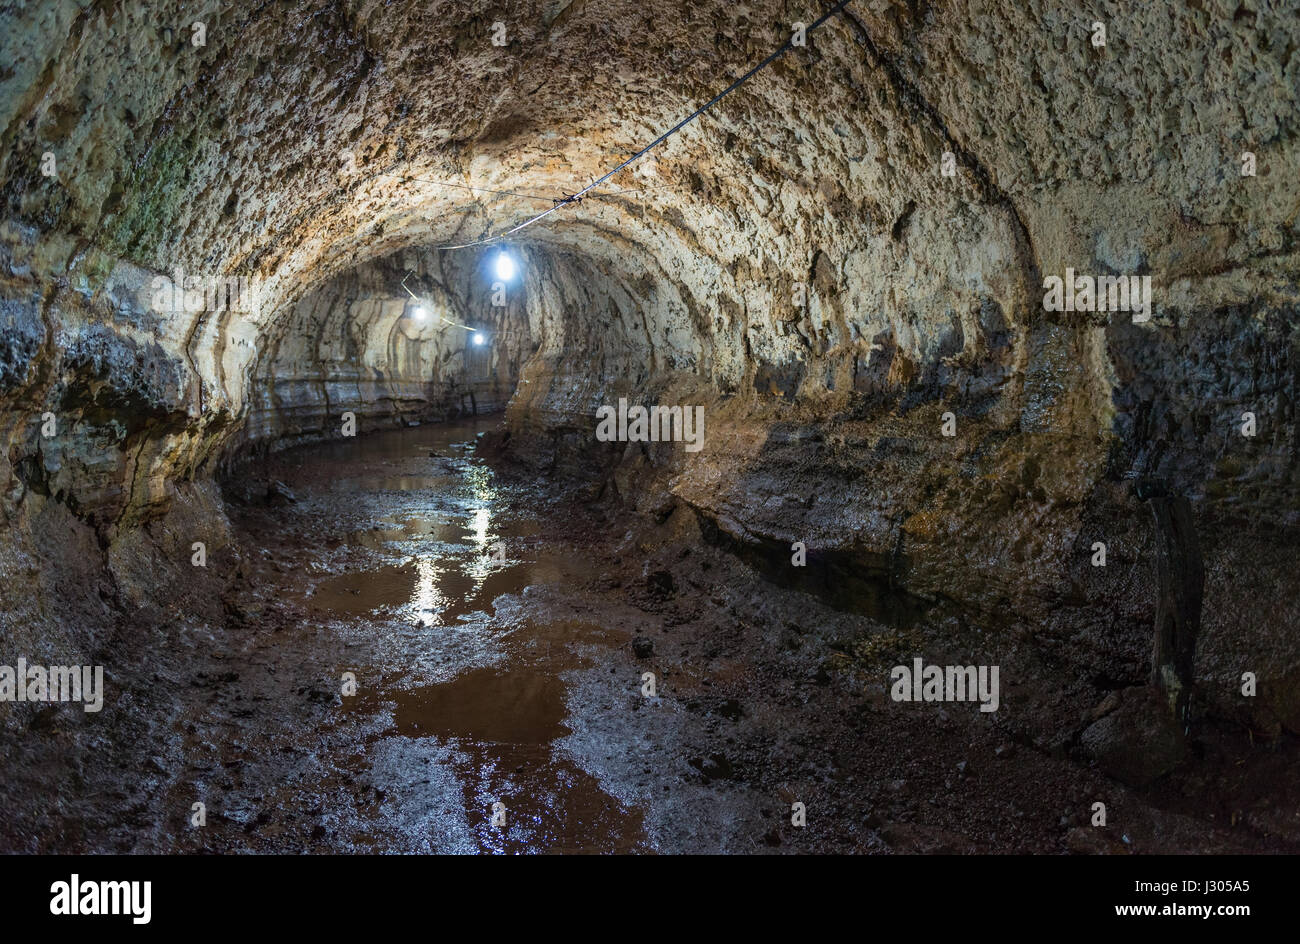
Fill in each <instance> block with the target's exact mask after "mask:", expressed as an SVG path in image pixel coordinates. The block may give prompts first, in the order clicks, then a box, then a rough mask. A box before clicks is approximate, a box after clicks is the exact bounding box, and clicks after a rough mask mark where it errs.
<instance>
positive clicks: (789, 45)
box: [431, 0, 849, 251]
mask: <svg viewBox="0 0 1300 944" xmlns="http://www.w3.org/2000/svg"><path fill="white" fill-rule="evenodd" d="M848 4H849V0H839V3H837V4H835V6H833V7H831V8H830V9H829V10H827V11H826V12H825V13H823V14H822V15H821V16H819V17H818V18H817V20H816V21H815V22H814V23H813V24H812V25H811V26H809V27H808V28H807V29H805V30H804V35H805V36H807V35H808V34H809V33H811V32H812V31H813V30H815V29H817V28H818V27H820V26H821V25H822V24H823V23H825V22H826V21H827V20H829V19H830V18H831V17H832V16H834V15H835V14H836V13H839V12H840V11H841V10H843V9H844V8H845V7H846V6H848ZM793 48H794V36H793V35H792V36H790V38H789V39H787V40H786V41H785V42H784V43H782V44H781V47H780V48H779V49H777V50H776V52H774V53H772V54H771V55H770V56H768V57H767V58H766V59H764V60H763V61H762V62H760V63H759V64H758V65H756V66H754V67H753V68H752V69H750V70H749V71H748V72H746V73H745V74H744V75H742V76H741V77H740V78H738V79H736V80H735V81H734V82H732V83H731V84H730V85H728V86H727V87H726V88H725V89H723V90H722V91H721V92H719V93H718V94H717V95H714V96H713V97H712V98H711V99H709V100H708V101H707V102H705V103H704V104H703V105H701V106H700V107H699V108H697V109H695V111H693V112H691V113H690V114H689V115H687V116H686V117H685V118H683V119H682V120H681V121H679V122H677V124H675V125H673V126H672V127H671V128H669V129H668V130H667V131H665V132H664V133H663V134H661V135H659V137H657V138H655V139H654V140H653V141H651V142H650V143H649V144H647V145H646V146H645V147H643V148H641V150H639V151H637V152H636V153H635V154H633V155H632V156H631V157H629V158H628V159H627V160H625V161H623V163H621V164H619V165H618V166H617V167H615V168H614V169H613V170H611V171H610V172H609V173H607V174H605V175H604V176H602V177H600V178H599V179H598V180H595V181H593V182H591V183H589V184H587V186H585V187H583V188H582V189H581V190H579V191H578V192H577V193H574V194H570V195H568V196H565V197H564V198H563V199H562V200H555V201H554V204H555V205H554V206H552V207H551V208H550V209H548V210H543V211H542V212H541V213H538V214H537V215H536V216H534V217H531V218H530V219H527V220H524V222H522V223H520V224H519V225H518V226H514V227H511V228H510V229H508V230H506V231H505V232H504V233H498V234H497V235H495V236H485V237H484V238H482V239H476V240H474V241H473V242H468V243H457V244H455V245H451V246H433V247H431V248H432V249H434V250H435V251H444V250H451V249H470V248H473V247H475V246H487V245H490V244H492V243H495V242H500V241H501V240H502V239H505V238H506V237H507V236H512V235H514V234H515V233H517V232H519V231H520V230H521V229H524V228H526V227H529V226H532V225H533V224H534V223H536V222H537V221H538V220H541V219H544V218H545V217H547V216H550V215H551V214H552V213H554V212H555V211H556V210H558V209H560V207H562V206H567V205H568V204H570V203H577V202H578V201H580V200H581V199H582V198H583V197H584V196H585V195H586V194H587V193H589V192H590V191H592V190H594V189H595V188H597V187H599V186H600V185H601V184H603V183H604V182H605V181H607V180H609V178H611V177H613V176H614V175H615V174H617V173H618V172H619V171H621V170H623V169H624V168H626V167H627V166H628V165H630V164H631V163H632V162H633V161H636V160H639V159H640V158H642V157H644V156H645V155H646V154H648V153H649V152H650V151H651V150H653V149H654V148H656V147H658V146H659V145H661V144H663V143H664V142H665V141H667V140H668V139H669V138H671V137H672V136H673V135H674V134H676V133H677V132H678V131H681V130H682V128H684V127H686V126H687V125H688V124H690V123H691V122H692V121H694V120H695V119H696V118H698V117H700V115H702V114H704V113H705V112H706V111H708V110H709V109H710V108H712V107H713V106H714V105H716V104H717V103H718V102H720V101H722V100H723V99H724V98H726V97H727V96H728V95H730V94H731V93H732V92H734V91H735V90H736V89H738V88H740V87H741V86H742V85H744V84H745V83H746V82H748V81H749V80H750V79H752V78H753V77H754V76H755V75H757V74H758V73H759V72H761V71H762V70H763V69H765V68H767V67H768V66H769V65H771V64H772V63H773V62H775V61H776V60H777V59H780V58H781V57H782V56H784V55H785V54H786V53H787V52H789V51H790V50H791V49H793Z"/></svg>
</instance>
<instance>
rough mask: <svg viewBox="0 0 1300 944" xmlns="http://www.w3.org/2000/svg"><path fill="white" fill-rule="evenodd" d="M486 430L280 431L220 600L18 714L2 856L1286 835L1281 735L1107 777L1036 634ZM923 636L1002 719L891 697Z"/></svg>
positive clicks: (1207, 736)
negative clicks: (764, 569) (875, 581)
mask: <svg viewBox="0 0 1300 944" xmlns="http://www.w3.org/2000/svg"><path fill="white" fill-rule="evenodd" d="M495 423H496V419H495V418H480V419H478V420H471V421H462V422H458V423H452V424H446V425H439V426H424V427H419V428H412V429H407V430H401V431H394V432H390V433H378V434H372V435H370V436H364V437H359V438H357V439H355V440H347V441H341V442H336V443H332V444H327V445H322V446H312V447H302V448H297V449H293V450H289V451H287V452H284V453H281V454H279V455H278V456H276V457H273V458H272V459H270V460H268V461H267V463H266V464H264V465H259V466H258V467H257V468H256V469H255V470H254V469H252V468H250V470H249V479H248V487H245V488H243V489H242V491H243V492H244V494H246V495H256V496H258V498H260V492H259V489H264V483H265V481H279V482H282V483H284V485H285V486H287V488H288V491H289V493H290V494H288V495H280V496H279V497H277V498H275V499H273V500H271V501H265V500H253V501H247V500H241V499H240V498H239V497H237V496H238V494H239V493H240V491H241V486H240V483H233V487H232V483H228V484H227V494H228V495H229V496H234V497H232V498H231V500H230V501H229V504H228V508H229V514H230V517H231V521H232V523H233V525H234V526H235V532H236V537H237V542H236V547H237V548H238V550H235V549H229V550H227V551H225V552H222V553H218V554H214V555H213V558H212V559H211V560H210V561H209V567H211V568H217V569H220V568H223V567H224V568H227V569H228V570H229V572H230V573H231V574H233V577H232V579H231V580H230V581H229V583H228V589H227V590H226V592H225V596H224V598H223V599H222V600H221V601H220V606H219V607H218V608H217V612H218V613H219V614H221V615H220V616H219V618H217V619H215V620H213V619H202V618H196V617H194V616H193V615H192V614H193V613H211V612H212V606H211V603H212V601H211V600H192V599H191V600H187V599H184V598H183V597H182V598H180V599H169V600H159V601H155V603H156V609H157V610H158V612H161V613H169V614H170V615H171V618H163V619H156V620H131V619H127V620H124V622H123V626H122V628H121V630H120V633H119V636H118V638H117V639H115V640H114V641H113V643H112V644H110V646H109V647H108V649H109V652H107V653H105V655H104V656H103V657H102V659H101V661H103V662H104V664H105V666H106V669H105V671H106V678H107V688H108V693H109V694H108V699H107V703H106V707H105V710H104V711H103V713H102V715H100V716H98V719H96V720H95V721H91V720H88V719H91V718H95V716H85V717H80V715H82V713H81V712H73V711H71V710H69V708H68V706H59V707H57V708H51V709H47V710H46V711H45V712H43V713H42V714H40V715H38V716H37V718H36V720H35V721H33V723H32V725H31V726H30V727H29V729H28V730H26V731H23V732H19V733H18V735H17V736H14V733H13V732H5V734H4V738H5V741H6V749H5V752H6V754H7V755H8V758H7V763H6V767H7V771H8V772H7V775H6V777H5V786H4V790H3V793H4V801H5V802H4V805H3V809H4V810H5V811H6V813H5V814H4V815H3V816H2V817H0V847H3V848H4V849H6V850H7V851H42V852H45V851H68V852H82V851H101V852H241V851H249V852H300V851H306V852H390V851H391V852H466V853H470V852H559V851H584V852H629V851H639V852H776V853H780V852H792V851H802V852H811V851H817V852H879V853H890V852H893V853H912V852H1041V853H1059V852H1078V853H1093V852H1117V853H1121V854H1123V853H1144V852H1219V851H1229V852H1231V851H1243V852H1294V851H1297V850H1300V829H1298V828H1297V826H1296V824H1297V822H1300V819H1298V815H1300V812H1298V811H1300V788H1298V787H1297V785H1296V784H1295V782H1294V780H1295V778H1294V777H1292V776H1291V775H1290V772H1291V771H1294V770H1295V769H1296V761H1297V759H1298V758H1300V749H1298V747H1297V739H1295V738H1292V737H1289V736H1283V737H1282V738H1279V739H1276V740H1274V741H1272V742H1269V743H1260V742H1259V741H1258V740H1254V741H1252V739H1251V737H1250V735H1249V732H1247V731H1245V730H1244V729H1242V728H1240V727H1237V726H1232V725H1226V724H1216V723H1214V722H1211V721H1206V722H1205V723H1203V724H1202V725H1200V726H1199V727H1198V729H1197V730H1196V731H1194V732H1193V735H1194V744H1193V747H1194V751H1193V754H1194V757H1193V760H1192V761H1191V762H1189V763H1187V764H1185V765H1184V766H1183V767H1182V768H1180V769H1179V770H1178V771H1176V772H1175V773H1174V774H1172V775H1169V776H1167V777H1165V778H1163V779H1162V780H1160V781H1158V782H1157V783H1156V784H1154V785H1152V786H1150V787H1148V788H1146V789H1142V790H1136V789H1131V788H1128V787H1125V786H1123V785H1122V784H1119V783H1117V782H1116V781H1114V780H1112V779H1110V778H1108V777H1107V776H1105V775H1104V774H1102V773H1101V772H1099V771H1097V770H1095V769H1093V768H1092V767H1091V766H1090V765H1089V764H1088V762H1087V761H1086V760H1084V759H1081V758H1080V756H1079V754H1078V751H1077V746H1076V744H1075V743H1074V741H1075V739H1076V738H1077V733H1078V731H1079V730H1080V729H1081V728H1082V726H1083V725H1084V724H1085V723H1086V721H1087V718H1088V715H1089V712H1090V711H1091V710H1092V709H1093V708H1094V706H1096V705H1097V703H1098V702H1099V701H1101V700H1102V699H1103V698H1104V697H1105V695H1106V692H1104V691H1099V690H1096V689H1094V688H1092V687H1091V686H1089V685H1088V684H1086V683H1078V684H1072V683H1070V682H1069V681H1068V680H1066V679H1063V677H1062V672H1061V670H1060V669H1059V668H1058V667H1057V666H1055V665H1054V664H1053V662H1052V660H1051V658H1050V657H1049V656H1047V655H1045V654H1044V653H1043V652H1041V651H1040V650H1039V649H1038V648H1036V647H1035V646H1034V644H1033V641H1032V634H1031V633H1029V632H1026V631H1025V630H1024V629H1023V628H1021V629H1019V630H1017V628H1015V627H1002V628H1000V629H993V628H990V627H981V626H978V625H972V624H970V623H969V622H968V621H967V620H965V619H964V618H962V617H961V616H960V615H959V614H957V615H954V614H951V613H943V612H942V611H941V610H939V609H938V608H936V609H934V610H931V611H929V612H927V613H924V614H922V615H921V616H920V617H919V618H915V617H914V618H909V619H908V620H907V621H905V622H900V621H898V620H896V619H892V618H891V614H890V613H889V612H887V609H888V608H885V609H883V610H881V611H878V612H873V613H872V614H871V615H865V614H864V613H861V612H851V611H848V610H846V609H843V608H840V609H837V608H832V607H830V606H828V605H827V604H826V603H825V602H823V600H821V599H819V598H817V597H815V596H812V595H809V594H808V593H805V592H801V591H799V590H795V589H787V588H783V587H780V586H777V585H775V584H773V583H771V582H769V581H767V580H765V579H764V578H762V577H760V576H759V575H758V574H757V573H756V572H755V571H754V570H751V569H750V568H749V566H748V565H746V564H745V563H743V562H742V561H741V560H740V559H739V558H737V557H736V556H735V555H733V554H732V553H730V552H728V551H727V550H725V549H723V548H720V547H718V546H716V545H714V544H711V543H710V542H708V541H704V540H701V538H700V532H699V530H698V526H697V523H696V521H695V518H694V515H693V514H692V513H691V512H690V511H689V510H687V509H684V508H682V509H679V510H677V511H675V512H674V513H672V514H671V515H670V516H668V517H667V518H666V519H665V520H663V521H661V522H657V523H655V522H646V521H645V520H643V519H639V518H634V517H633V516H631V515H629V514H627V513H625V512H621V511H618V510H616V509H615V508H614V507H613V506H612V505H610V504H608V503H606V504H601V503H590V502H584V501H582V500H581V499H580V498H578V497H575V495H574V494H573V493H572V492H570V493H561V492H560V491H558V490H557V489H556V488H555V487H554V485H553V483H548V482H546V481H541V482H538V481H537V480H536V479H535V478H529V477H526V476H523V475H521V474H519V473H518V472H517V471H514V470H511V469H510V468H509V467H508V466H505V465H499V464H497V463H492V464H489V463H487V462H485V461H484V460H482V459H480V458H478V457H477V456H476V455H475V445H476V442H477V435H478V434H479V433H480V432H482V431H483V430H486V429H489V428H491V427H492V426H494V425H495ZM254 472H256V474H255V475H254V474H253V473H254ZM498 545H499V548H500V551H501V553H500V555H499V556H501V557H502V558H503V559H502V560H493V559H492V558H493V548H494V546H498ZM485 552H486V553H485ZM954 639H961V640H962V642H961V644H960V647H959V646H956V645H954V643H953V640H954ZM914 655H923V656H924V657H925V658H926V661H927V662H939V663H945V664H956V663H958V662H960V663H961V664H970V663H972V662H973V663H976V664H979V663H990V664H1000V665H1001V678H1002V706H1001V708H1000V710H999V711H998V712H995V713H991V714H989V713H980V712H979V711H978V706H977V705H976V704H948V705H942V706H941V705H936V704H917V705H912V704H903V703H894V702H892V701H890V700H889V698H888V695H887V689H886V681H887V679H888V670H889V667H890V666H892V665H894V664H898V663H900V662H906V663H909V664H910V661H911V658H912V657H913V656H914ZM345 672H352V673H354V674H355V678H356V685H357V693H356V694H355V695H354V696H349V697H345V696H343V694H342V687H343V681H342V679H343V673H345ZM645 672H653V673H654V674H655V676H656V686H657V693H656V697H653V698H647V697H645V696H643V694H642V675H643V673H645ZM115 690H116V691H115ZM796 801H798V802H802V803H804V804H805V806H806V809H807V825H806V826H805V827H802V828H799V827H795V826H792V825H791V823H790V819H791V812H790V811H791V804H792V803H794V802H796ZM1098 801H1100V802H1104V803H1105V804H1106V807H1107V820H1108V824H1107V826H1106V827H1105V828H1094V827H1092V826H1091V825H1090V821H1091V818H1092V804H1093V803H1095V802H1098ZM196 802H202V803H203V804H204V805H205V807H206V824H205V825H203V826H201V827H195V826H193V825H192V824H191V817H192V816H193V812H192V811H193V808H194V807H193V804H195V803H196ZM497 802H500V803H502V804H504V808H505V809H504V813H505V825H504V826H501V825H500V824H499V823H497V824H494V823H493V804H494V803H497Z"/></svg>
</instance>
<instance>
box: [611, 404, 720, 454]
mask: <svg viewBox="0 0 1300 944" xmlns="http://www.w3.org/2000/svg"><path fill="white" fill-rule="evenodd" d="M596 419H597V420H598V421H599V422H598V423H597V424H596V439H597V440H598V441H599V442H681V443H685V444H686V451H687V452H699V451H700V450H701V449H703V448H704V407H702V406H652V407H649V408H647V407H644V406H633V407H629V406H628V405H627V398H626V397H620V398H619V401H618V409H617V410H616V409H615V408H614V407H612V406H608V405H607V406H601V407H598V408H597V409H596Z"/></svg>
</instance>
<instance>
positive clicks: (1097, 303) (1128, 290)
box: [1043, 269, 1151, 324]
mask: <svg viewBox="0 0 1300 944" xmlns="http://www.w3.org/2000/svg"><path fill="white" fill-rule="evenodd" d="M1043 288H1044V289H1046V292H1045V293H1044V295H1043V311H1131V312H1132V313H1133V323H1134V324H1140V323H1142V322H1144V321H1150V320H1151V276H1149V275H1098V276H1091V275H1080V276H1075V274H1074V270H1073V269H1066V270H1065V278H1064V279H1062V278H1061V277H1060V276H1059V275H1049V276H1047V278H1045V279H1043Z"/></svg>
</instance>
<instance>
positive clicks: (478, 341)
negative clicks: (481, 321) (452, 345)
mask: <svg viewBox="0 0 1300 944" xmlns="http://www.w3.org/2000/svg"><path fill="white" fill-rule="evenodd" d="M486 340H487V338H485V337H483V335H482V334H480V333H479V332H477V331H475V332H474V343H475V344H482V343H483V342H484V341H486Z"/></svg>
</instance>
